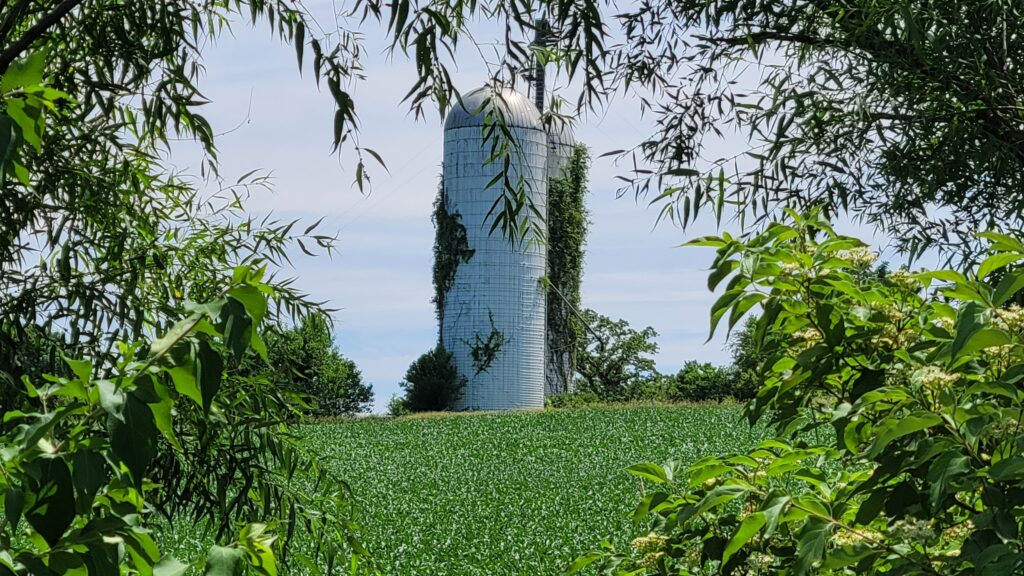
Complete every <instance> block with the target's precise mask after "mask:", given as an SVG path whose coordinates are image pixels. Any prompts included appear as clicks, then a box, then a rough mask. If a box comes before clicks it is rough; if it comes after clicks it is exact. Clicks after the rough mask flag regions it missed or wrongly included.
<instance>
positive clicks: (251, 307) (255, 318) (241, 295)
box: [228, 285, 267, 325]
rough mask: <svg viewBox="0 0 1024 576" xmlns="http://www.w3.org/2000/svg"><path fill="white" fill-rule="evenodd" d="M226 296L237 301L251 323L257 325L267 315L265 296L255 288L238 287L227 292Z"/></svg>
mask: <svg viewBox="0 0 1024 576" xmlns="http://www.w3.org/2000/svg"><path fill="white" fill-rule="evenodd" d="M228 296H230V297H231V298H234V299H235V300H238V301H239V302H240V303H241V304H242V306H243V307H245V311H246V313H248V314H249V317H250V318H251V319H252V323H253V324H255V325H259V323H260V322H262V321H263V317H264V316H265V315H266V313H267V296H266V294H264V293H263V292H260V290H259V289H258V288H256V287H255V286H248V285H246V286H238V287H236V288H232V289H231V290H229V291H228Z"/></svg>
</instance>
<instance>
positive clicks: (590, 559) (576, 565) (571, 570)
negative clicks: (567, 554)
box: [565, 550, 605, 576]
mask: <svg viewBox="0 0 1024 576" xmlns="http://www.w3.org/2000/svg"><path fill="white" fill-rule="evenodd" d="M604 557H605V553H604V552H601V551H600V550H591V551H590V552H587V553H586V554H584V555H583V556H580V557H579V558H577V559H575V560H573V562H572V564H570V565H569V567H568V568H567V569H566V570H565V574H566V576H569V575H571V574H576V573H578V572H580V571H581V570H583V569H584V568H586V567H587V566H590V565H591V564H593V563H594V562H597V561H598V560H600V559H602V558H604Z"/></svg>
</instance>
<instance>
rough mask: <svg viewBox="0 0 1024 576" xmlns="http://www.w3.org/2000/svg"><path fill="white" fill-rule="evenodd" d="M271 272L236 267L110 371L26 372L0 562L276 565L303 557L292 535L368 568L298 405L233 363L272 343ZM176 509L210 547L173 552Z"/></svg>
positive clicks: (342, 492) (161, 570) (7, 451)
mask: <svg viewBox="0 0 1024 576" xmlns="http://www.w3.org/2000/svg"><path fill="white" fill-rule="evenodd" d="M262 276H263V272H262V270H254V269H251V268H247V267H240V268H238V269H236V270H235V274H234V280H233V282H232V283H231V285H229V287H228V289H227V290H226V291H225V292H224V293H223V294H222V295H221V297H219V298H217V299H216V300H213V301H211V302H208V303H205V304H201V305H197V304H193V305H191V306H190V307H189V315H188V316H186V317H185V318H183V319H181V320H180V321H179V322H178V323H177V324H175V325H174V326H173V327H172V328H170V329H169V330H168V331H167V332H166V333H165V334H163V335H162V336H161V337H160V338H157V339H155V340H153V341H151V342H138V343H122V344H120V345H119V346H118V350H119V354H120V357H119V360H118V362H117V363H116V364H115V365H113V366H109V367H106V368H107V369H106V370H104V371H103V372H101V366H99V365H97V364H95V363H93V362H92V361H90V360H67V361H66V365H67V367H68V374H69V376H68V377H66V378H64V377H54V376H45V377H43V378H42V379H40V380H38V381H35V382H31V381H29V380H26V381H25V382H24V384H25V386H26V389H27V393H28V395H29V396H30V397H31V398H32V399H33V400H35V401H36V402H37V404H38V405H39V406H41V409H40V410H38V411H33V410H26V411H18V410H12V411H8V412H5V414H4V421H5V422H7V423H8V424H9V426H8V427H7V429H5V430H4V431H3V432H0V446H3V447H4V457H3V459H2V460H0V493H3V494H4V498H3V500H2V510H3V517H4V520H3V521H2V522H0V542H2V543H3V545H2V546H0V574H6V575H13V574H18V575H22V574H24V575H28V574H35V575H48V574H86V573H90V574H91V573H102V574H185V573H199V571H200V570H204V573H206V574H241V573H242V572H243V571H246V573H251V574H258V575H262V576H273V575H275V574H277V573H278V570H277V567H278V566H282V567H284V568H285V570H287V569H288V568H289V566H292V565H295V564H289V563H288V559H289V558H290V557H289V556H287V554H286V552H287V550H288V546H289V544H290V543H292V542H293V541H294V540H293V537H297V536H299V535H301V537H302V539H304V540H305V541H306V544H308V548H307V549H306V550H305V552H306V553H307V554H310V555H309V556H303V555H302V553H297V554H296V556H297V557H298V558H297V559H298V560H299V561H300V562H301V563H302V564H304V565H309V566H314V567H315V566H316V565H317V564H320V565H324V566H331V565H333V564H334V563H335V562H336V560H337V558H339V557H341V558H345V557H346V556H351V558H350V561H351V566H352V570H353V571H354V572H357V573H364V574H368V573H371V572H372V563H371V562H370V559H369V558H368V557H367V552H366V551H365V549H364V548H363V547H362V546H361V545H360V544H359V543H358V540H357V537H358V532H357V529H356V528H355V527H354V524H353V522H352V520H353V518H352V516H351V514H352V510H351V500H350V498H349V496H350V495H349V493H348V491H347V486H346V485H344V484H342V483H340V482H338V481H336V480H334V479H332V477H331V475H329V474H326V473H324V472H323V471H322V470H320V469H319V467H318V465H317V463H316V462H315V461H314V460H312V459H310V458H309V457H308V456H307V455H306V452H305V451H304V450H303V449H302V448H301V447H300V446H299V445H298V444H297V441H296V439H295V437H294V435H292V434H291V433H289V432H288V430H287V427H286V426H285V423H284V418H286V416H287V414H288V412H289V408H290V407H289V405H288V404H287V403H286V402H283V401H282V400H281V398H280V397H279V396H278V395H277V394H276V391H275V390H274V389H273V387H271V386H264V385H263V384H264V383H262V382H260V380H259V379H252V378H240V377H239V376H238V375H235V374H231V373H229V372H226V371H225V370H224V367H225V365H226V364H228V363H231V362H235V361H237V360H238V359H239V357H240V356H242V355H243V354H246V353H251V352H250V350H253V351H255V352H256V353H258V354H260V355H261V356H263V355H264V352H265V351H264V349H263V342H262V340H261V337H260V335H259V329H258V328H259V326H260V324H261V322H262V320H263V319H264V317H265V315H266V312H267V304H268V302H267V297H266V294H267V293H271V292H272V290H271V288H270V286H269V285H267V284H265V283H263V282H262ZM300 480H301V481H300ZM313 487H315V488H313ZM310 489H313V490H315V492H312V491H310ZM176 520H177V521H183V522H188V523H189V525H190V526H192V525H195V526H198V527H200V529H208V530H210V533H209V534H210V535H211V536H213V539H214V542H213V544H214V545H213V546H212V547H211V548H210V549H209V551H208V553H207V554H206V556H205V559H204V558H184V559H183V560H185V562H182V561H179V560H178V559H176V558H174V557H173V556H170V555H169V553H170V552H173V550H171V548H172V546H171V545H169V543H167V542H165V541H162V540H165V539H166V538H163V536H164V535H163V534H161V531H160V529H161V526H165V525H166V523H167V522H172V523H173V522H174V521H176ZM289 521H291V524H289ZM188 552H189V553H192V554H194V553H195V551H188ZM347 563H349V562H348V561H346V564H347Z"/></svg>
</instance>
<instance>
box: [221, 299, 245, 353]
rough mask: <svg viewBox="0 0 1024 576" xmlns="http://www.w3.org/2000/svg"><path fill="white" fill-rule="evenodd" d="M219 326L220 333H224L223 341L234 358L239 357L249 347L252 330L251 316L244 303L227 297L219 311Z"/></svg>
mask: <svg viewBox="0 0 1024 576" xmlns="http://www.w3.org/2000/svg"><path fill="white" fill-rule="evenodd" d="M220 326H221V327H222V328H221V333H222V334H224V343H225V344H227V347H228V349H229V350H231V352H232V354H233V355H234V357H235V359H236V360H239V359H241V358H242V354H244V353H245V350H246V349H247V348H248V347H249V342H250V341H251V340H252V331H253V318H252V317H251V316H250V315H249V312H248V311H247V310H246V308H245V305H243V304H242V303H241V302H239V301H238V300H235V299H234V298H229V299H228V301H227V302H226V303H225V304H224V307H223V308H221V311H220Z"/></svg>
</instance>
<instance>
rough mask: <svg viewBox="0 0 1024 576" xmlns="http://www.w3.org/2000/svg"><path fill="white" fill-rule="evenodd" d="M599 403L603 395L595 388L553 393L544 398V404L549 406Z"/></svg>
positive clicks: (575, 405)
mask: <svg viewBox="0 0 1024 576" xmlns="http://www.w3.org/2000/svg"><path fill="white" fill-rule="evenodd" d="M599 404H602V401H601V397H600V396H598V395H597V393H596V392H594V391H593V390H577V391H575V392H565V393H563V394H552V395H550V396H547V397H545V398H544V406H545V407H547V408H583V407H586V406H596V405H599Z"/></svg>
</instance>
